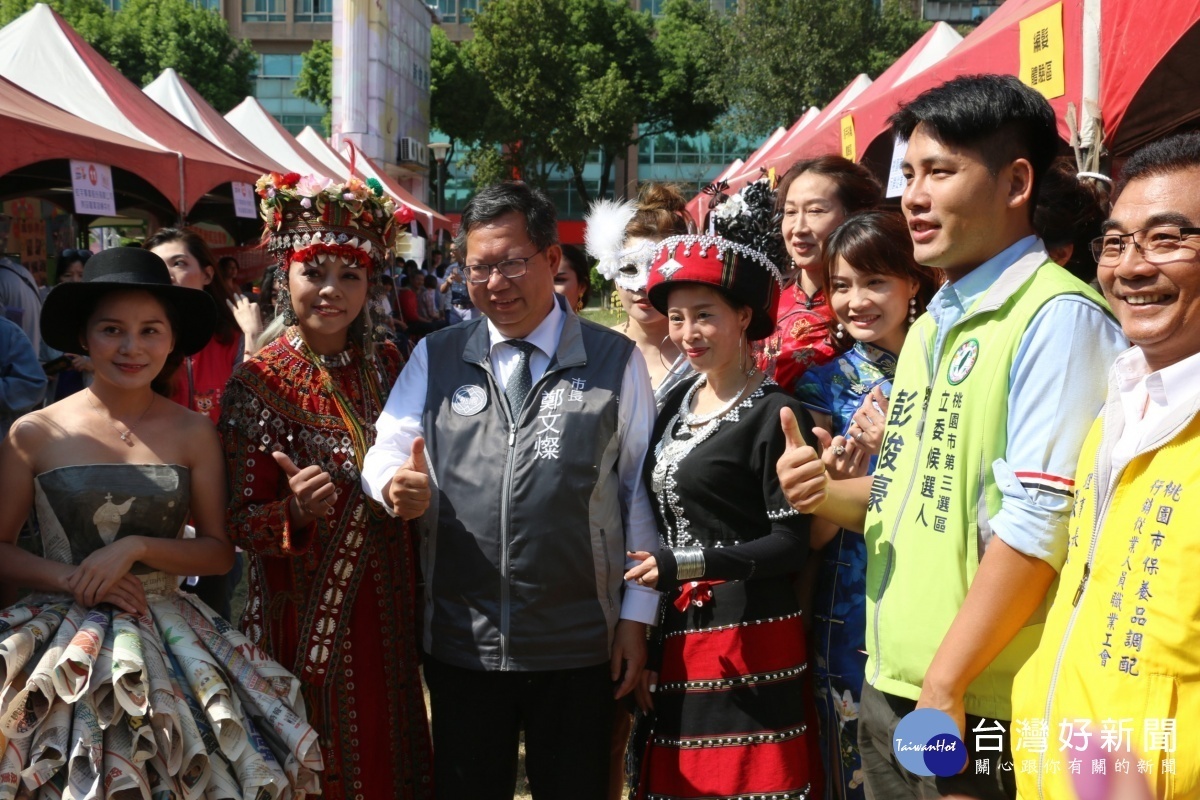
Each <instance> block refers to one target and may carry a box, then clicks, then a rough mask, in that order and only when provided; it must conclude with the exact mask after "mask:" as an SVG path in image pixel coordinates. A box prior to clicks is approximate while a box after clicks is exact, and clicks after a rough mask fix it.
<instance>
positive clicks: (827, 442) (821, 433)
mask: <svg viewBox="0 0 1200 800" xmlns="http://www.w3.org/2000/svg"><path fill="white" fill-rule="evenodd" d="M813 436H816V437H817V444H819V445H821V450H822V451H824V450H828V449H829V448H830V447H831V446H832V445H833V434H831V433H830V432H829V431H827V430H825V429H824V428H813Z"/></svg>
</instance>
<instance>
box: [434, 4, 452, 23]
mask: <svg viewBox="0 0 1200 800" xmlns="http://www.w3.org/2000/svg"><path fill="white" fill-rule="evenodd" d="M434 7H435V8H437V12H438V16H440V17H441V18H442V22H458V0H437V2H436V3H435V4H434Z"/></svg>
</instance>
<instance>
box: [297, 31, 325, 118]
mask: <svg viewBox="0 0 1200 800" xmlns="http://www.w3.org/2000/svg"><path fill="white" fill-rule="evenodd" d="M295 95H296V97H299V98H300V99H301V100H307V101H308V102H310V103H315V104H316V105H319V106H321V107H323V108H324V109H325V117H324V118H323V119H322V120H321V124H322V125H324V126H325V133H326V135H328V134H329V132H330V128H331V127H332V123H333V42H331V41H316V42H313V44H312V47H311V48H310V49H309V50H308V51H307V52H305V53H304V55H303V56H302V57H301V59H300V74H299V75H298V76H297V77H296V89H295Z"/></svg>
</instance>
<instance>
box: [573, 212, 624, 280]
mask: <svg viewBox="0 0 1200 800" xmlns="http://www.w3.org/2000/svg"><path fill="white" fill-rule="evenodd" d="M636 213H637V203H635V202H633V201H632V200H625V201H623V202H618V201H616V200H599V201H597V202H595V203H593V204H592V208H591V210H590V211H588V215H587V217H586V218H585V220H584V222H585V224H586V226H587V227H586V230H585V232H584V237H583V241H584V247H586V248H587V251H588V255H590V256H591V257H592V258H594V259H596V261H597V262H598V263H597V264H596V270H597V271H598V272H599V273H600V274H601V275H603V276H604V277H605V278H607V279H608V280H612V279H613V278H615V277H616V276H617V270H618V269H619V268H620V266H621V250H622V248H624V246H625V228H627V227H628V226H629V222H630V220H632V219H633V216H634V214H636Z"/></svg>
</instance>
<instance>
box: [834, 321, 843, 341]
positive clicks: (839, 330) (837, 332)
mask: <svg viewBox="0 0 1200 800" xmlns="http://www.w3.org/2000/svg"><path fill="white" fill-rule="evenodd" d="M833 335H834V336H836V337H837V338H838V339H844V338H846V326H845V325H843V324H842V323H840V322H839V323H838V324H837V328H836V329H834V332H833Z"/></svg>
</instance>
